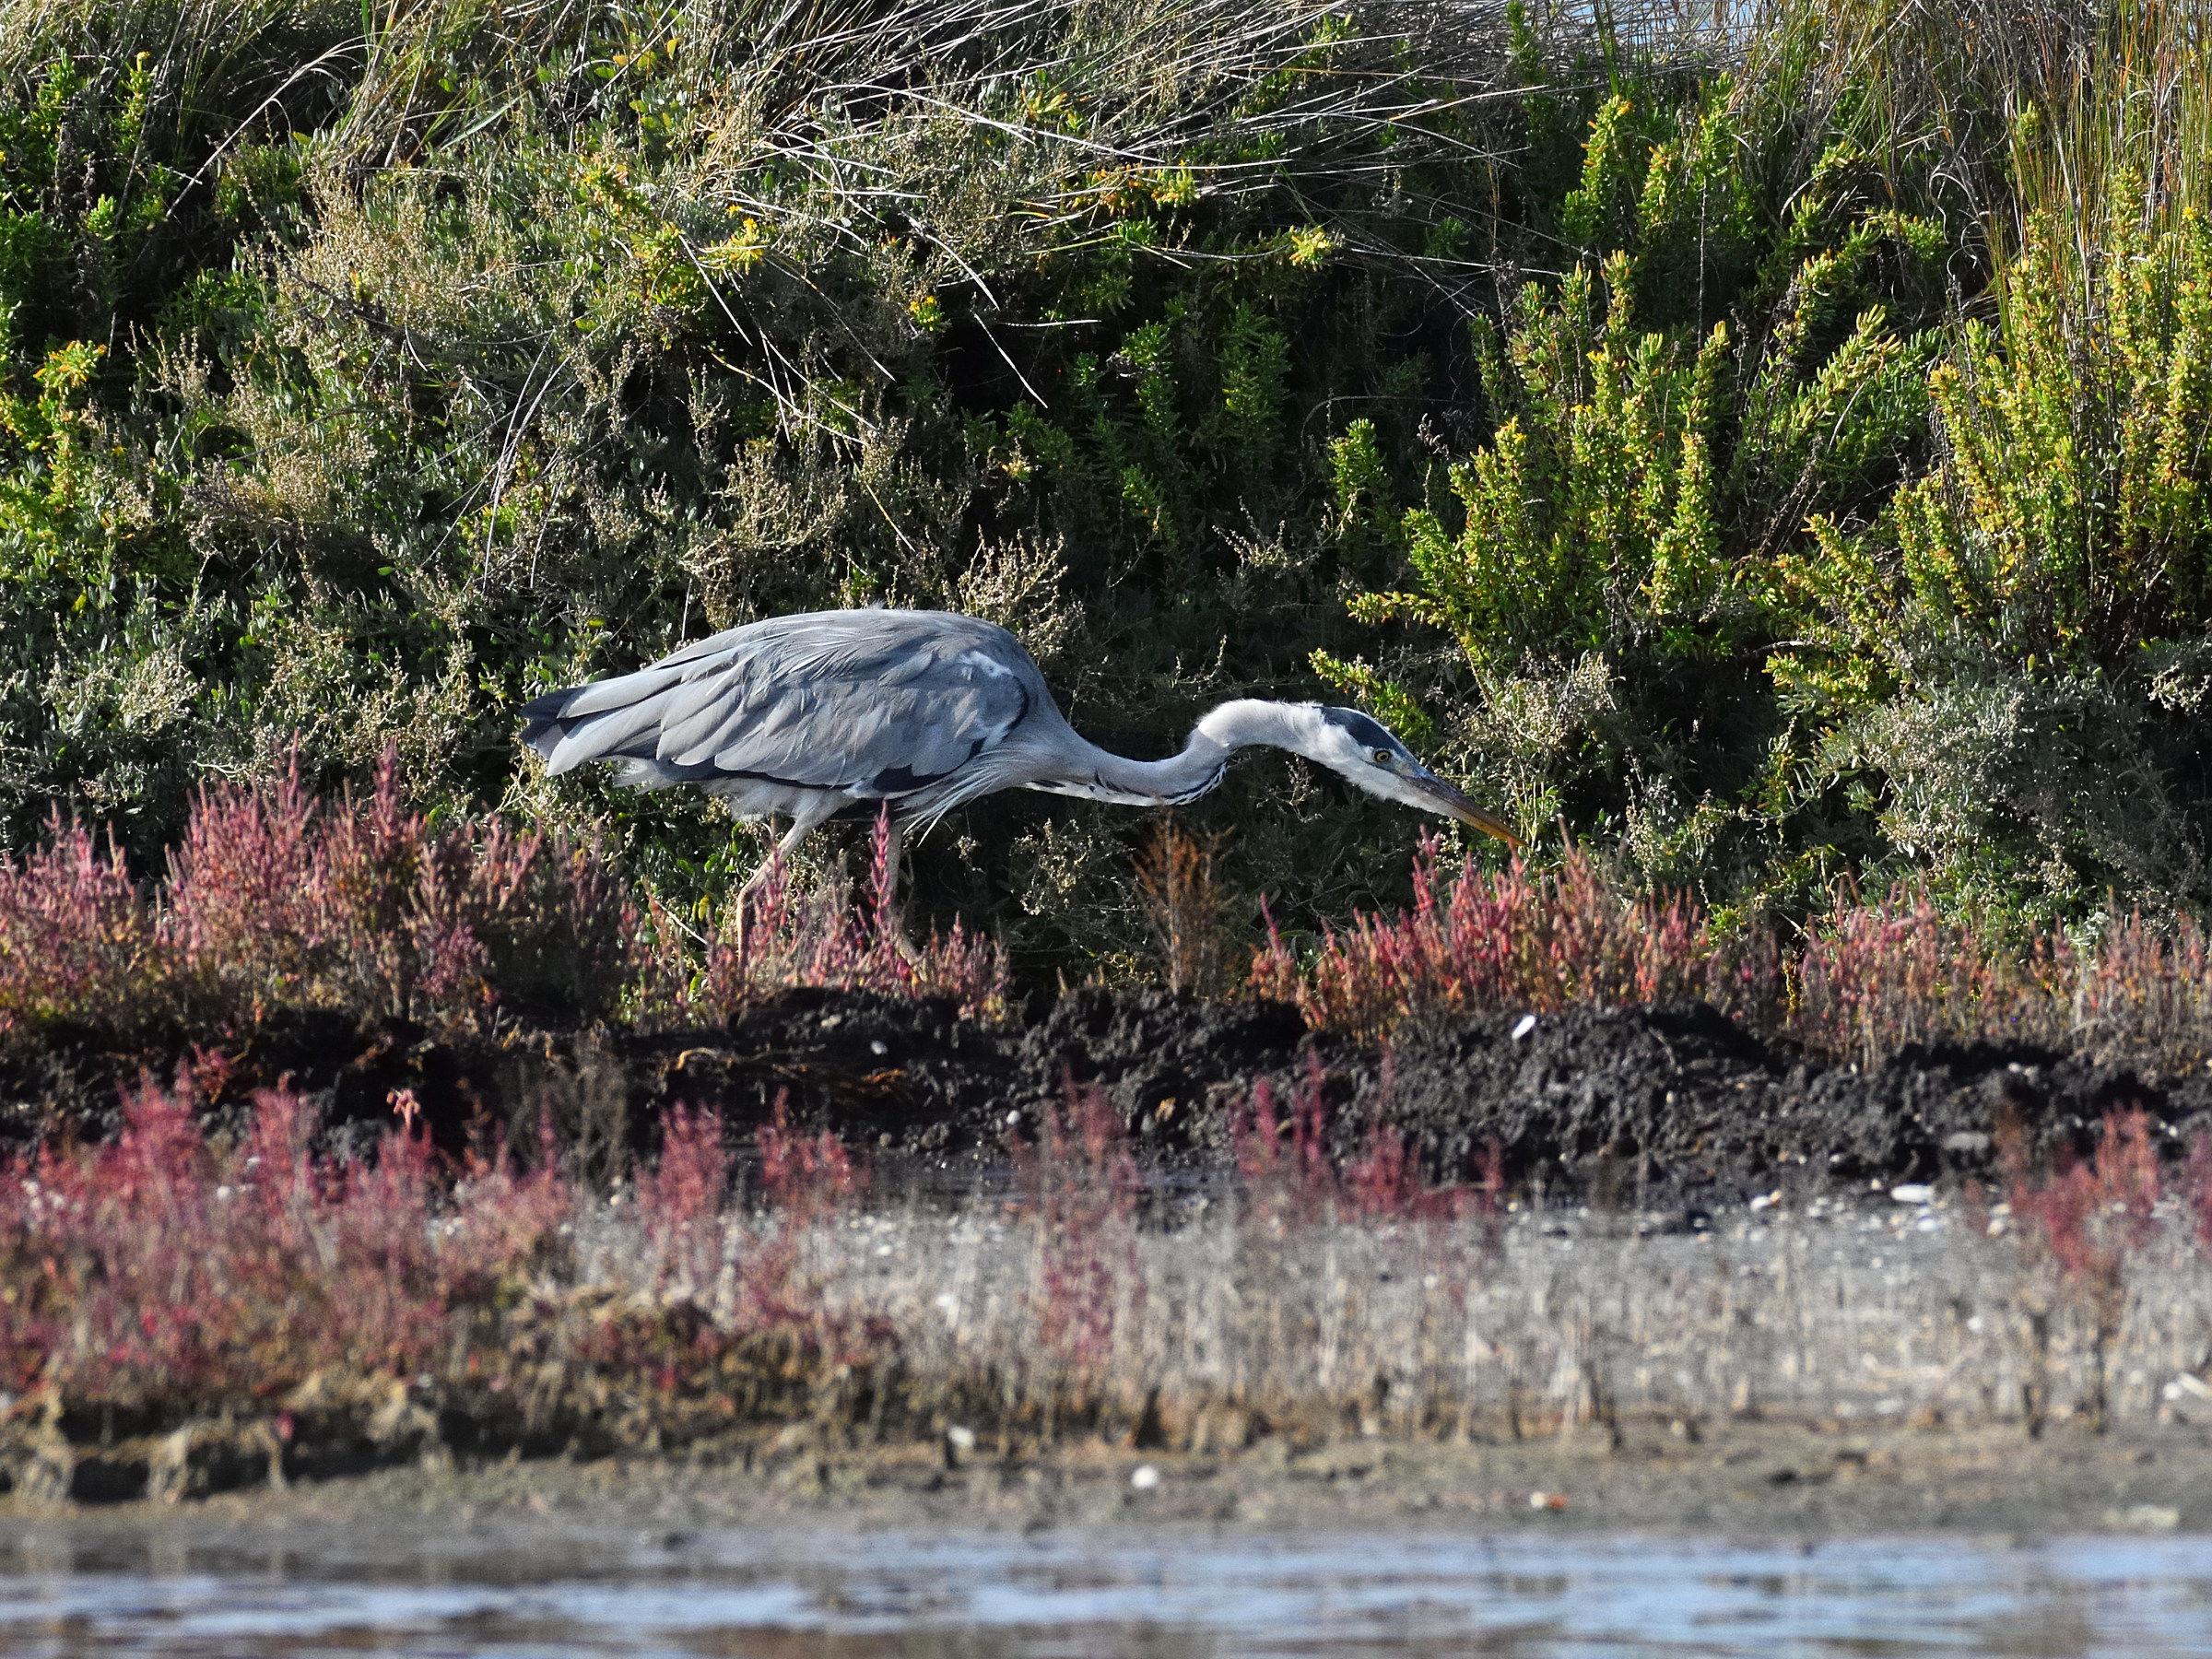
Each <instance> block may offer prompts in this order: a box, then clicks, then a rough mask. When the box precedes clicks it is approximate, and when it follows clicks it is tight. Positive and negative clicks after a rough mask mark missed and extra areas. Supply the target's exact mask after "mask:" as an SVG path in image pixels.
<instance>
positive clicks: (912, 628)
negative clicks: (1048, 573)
mask: <svg viewBox="0 0 2212 1659" xmlns="http://www.w3.org/2000/svg"><path fill="white" fill-rule="evenodd" d="M1036 678H1037V675H1036V668H1035V665H1033V664H1031V663H1030V660H1029V657H1028V655H1027V653H1024V652H1023V651H1022V650H1021V648H1020V646H1019V645H1018V644H1017V643H1016V642H1015V641H1014V640H1013V639H1012V637H1011V636H1009V635H1007V634H1006V633H1005V632H1004V631H1003V630H1001V629H995V628H992V627H990V626H989V625H988V624H984V623H980V622H977V621H975V620H974V619H973V618H965V617H948V616H945V615H942V614H933V613H917V612H900V611H845V612H832V613H823V614H816V615H812V616H797V617H787V618H771V620H770V621H768V622H763V623H755V624H752V625H750V626H748V627H746V628H741V629H732V630H730V631H729V632H728V633H726V634H719V635H716V636H715V637H714V638H713V639H712V640H702V641H699V642H698V643H696V644H693V645H689V646H687V647H685V648H684V649H683V650H681V651H679V652H677V653H675V654H673V655H670V656H667V657H664V658H662V659H661V660H660V661H659V662H657V663H654V664H653V665H650V666H648V667H645V668H641V669H640V670H638V671H637V672H636V673H634V674H628V675H623V676H621V677H618V678H615V679H609V680H602V681H600V682H598V683H596V684H594V685H590V686H583V687H579V688H575V689H574V690H571V691H565V692H557V693H554V694H552V695H551V696H548V697H545V698H540V699H539V700H537V701H536V702H534V703H532V704H531V705H530V706H529V707H528V708H527V709H526V710H525V711H524V712H525V713H526V714H528V715H529V716H530V717H531V725H530V726H529V727H528V728H526V729H525V732H524V736H525V738H526V739H527V740H528V741H530V742H532V743H533V744H534V745H535V746H536V747H538V748H539V750H540V752H541V753H543V754H545V755H546V757H547V765H548V770H550V771H568V770H569V769H570V768H571V767H573V766H576V765H580V764H582V762H583V761H586V760H594V759H632V760H636V761H641V762H647V761H649V762H650V763H651V771H652V773H653V775H654V776H657V777H660V778H662V779H664V780H667V779H670V778H672V777H673V776H674V775H677V774H678V773H681V774H684V775H688V776H691V777H692V778H694V779H695V781H700V782H705V781H706V779H705V778H703V777H699V776H698V774H699V772H700V769H702V768H711V769H712V771H713V772H719V773H722V774H723V775H724V776H730V777H747V778H759V779H768V780H771V781H774V782H785V783H791V784H794V785H798V786H801V787H805V788H813V789H827V790H835V791H838V792H840V793H841V794H848V795H852V796H853V797H855V798H858V799H883V798H895V797H897V796H900V795H903V794H912V793H913V792H914V791H915V790H917V789H920V788H922V787H924V786H925V785H927V784H928V783H930V782H934V781H935V780H937V779H939V778H942V777H944V776H946V775H947V773H950V772H953V771H958V770H959V768H960V767H962V766H964V765H966V764H967V763H968V762H969V761H970V760H971V759H973V758H974V757H975V756H977V755H978V754H981V753H982V752H983V751H984V750H986V749H988V748H989V747H992V746H994V745H995V744H996V743H998V742H999V741H1001V740H1002V739H1004V738H1005V736H1006V734H1007V733H1008V732H1010V731H1011V730H1012V729H1013V728H1014V726H1015V725H1016V724H1018V722H1019V721H1020V720H1021V718H1022V716H1023V715H1024V714H1025V713H1027V712H1028V711H1029V708H1030V697H1031V690H1030V681H1032V680H1035V679H1036ZM1036 693H1037V695H1040V696H1047V697H1049V694H1048V693H1045V692H1044V690H1043V687H1042V683H1041V681H1039V682H1038V684H1037V686H1036Z"/></svg>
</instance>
